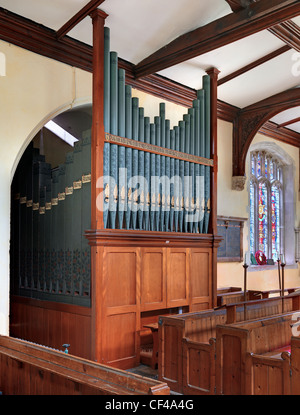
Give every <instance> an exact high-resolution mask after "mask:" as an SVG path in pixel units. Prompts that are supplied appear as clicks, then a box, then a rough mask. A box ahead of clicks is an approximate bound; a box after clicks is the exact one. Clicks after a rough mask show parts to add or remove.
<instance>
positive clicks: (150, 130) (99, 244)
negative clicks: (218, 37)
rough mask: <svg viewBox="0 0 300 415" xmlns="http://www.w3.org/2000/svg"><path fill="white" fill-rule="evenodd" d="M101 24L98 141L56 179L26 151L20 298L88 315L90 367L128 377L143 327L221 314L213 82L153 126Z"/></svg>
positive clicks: (17, 280)
mask: <svg viewBox="0 0 300 415" xmlns="http://www.w3.org/2000/svg"><path fill="white" fill-rule="evenodd" d="M98 19H103V16H101V11H99V10H98V9H97V11H95V15H94V17H93V24H94V40H95V39H96V40H97V38H99V39H100V40H99V44H97V48H96V49H95V46H94V52H95V54H94V58H95V59H94V63H95V65H94V69H93V71H94V72H93V76H94V80H95V79H97V82H94V95H93V97H94V98H95V97H96V99H95V102H97V107H96V106H95V102H94V107H93V114H94V110H95V108H100V107H101V111H99V112H97V113H96V117H94V118H93V125H92V138H91V136H90V133H89V132H88V133H87V134H86V135H85V136H84V137H83V138H82V140H80V141H79V142H78V143H76V144H75V147H74V150H73V151H71V152H69V153H68V154H67V155H66V159H65V163H63V164H62V165H60V166H59V167H58V168H55V169H52V168H51V166H50V165H48V164H47V163H46V162H45V159H44V158H43V156H41V155H40V154H38V153H37V152H36V150H35V149H33V148H29V149H28V150H27V151H26V152H25V154H24V156H23V158H22V160H21V163H20V164H19V167H18V170H17V172H16V174H15V178H14V182H13V186H12V188H13V192H12V195H13V198H12V206H13V208H12V244H11V255H12V261H11V263H12V271H11V272H12V275H13V278H12V284H13V287H12V288H13V289H12V292H13V293H15V294H18V295H23V296H29V297H31V298H37V299H47V300H48V301H53V302H58V301H62V302H67V303H71V304H75V305H84V306H86V307H90V319H91V332H90V333H91V339H90V343H91V358H92V359H93V360H96V361H98V362H101V363H105V364H108V365H112V366H115V367H119V368H122V369H124V368H130V367H133V366H135V365H137V364H138V363H139V362H140V357H141V355H142V352H141V350H142V348H143V345H144V344H145V342H146V339H147V338H148V337H149V333H147V329H145V327H144V326H145V325H146V324H148V323H151V322H157V321H158V317H159V315H162V314H168V313H178V312H180V311H198V310H203V309H207V308H211V307H213V306H214V305H215V302H216V262H217V247H218V244H219V242H220V239H218V237H217V234H216V226H214V223H216V205H215V203H216V177H217V176H216V175H217V167H216V153H215V151H216V147H215V146H216V120H217V115H216V114H217V113H216V102H217V99H216V79H215V78H213V76H212V75H211V74H210V75H205V76H204V77H203V87H202V89H201V90H199V91H197V92H196V93H195V99H194V101H193V102H192V105H191V108H188V109H187V112H186V114H185V115H184V116H183V119H182V120H180V121H179V122H178V124H177V125H175V126H171V125H170V121H169V120H168V118H167V116H166V107H165V103H161V104H160V105H159V108H158V115H156V116H155V117H154V118H153V119H150V117H149V116H147V115H146V114H145V113H146V111H145V109H144V108H142V107H140V105H139V101H138V99H137V98H136V97H134V94H133V93H132V87H131V85H130V84H126V82H125V80H126V73H125V71H124V70H123V69H122V68H120V67H119V65H118V55H117V53H116V52H114V51H110V33H109V28H106V27H104V24H103V26H102V23H103V22H102V23H101V24H99V21H98ZM103 28H104V31H103V32H102V29H103ZM95 32H96V33H95ZM102 45H104V46H103V47H102ZM100 52H101V53H102V52H103V56H101V57H100V55H101V53H100ZM102 74H103V77H102ZM98 81H99V82H98ZM102 81H103V82H102ZM99 84H101V85H102V87H101V89H100V90H99ZM102 88H103V89H102ZM99 97H100V98H99ZM102 104H103V114H102ZM99 119H100V120H101V122H99ZM102 121H103V122H102ZM99 125H100V126H101V128H99ZM103 126H104V130H103V128H102V127H103ZM99 148H100V149H101V150H99ZM91 166H92V167H91ZM99 173H100V176H101V175H102V177H98V176H99ZM96 188H97V189H99V188H100V192H98V191H96V190H95V189H96ZM102 189H103V191H102ZM95 206H96V207H97V209H95ZM99 212H100V213H99ZM92 224H93V227H92ZM147 336H148V337H147ZM50 346H51V345H50Z"/></svg>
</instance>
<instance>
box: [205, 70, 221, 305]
mask: <svg viewBox="0 0 300 415" xmlns="http://www.w3.org/2000/svg"><path fill="white" fill-rule="evenodd" d="M206 72H207V74H208V75H209V77H210V91H211V92H210V94H211V119H210V128H211V133H210V134H211V141H210V145H211V149H210V150H211V158H212V159H213V161H214V167H213V168H212V169H211V177H210V180H211V195H210V206H211V212H210V226H209V232H210V233H211V234H212V235H213V238H215V237H216V236H217V233H218V230H217V199H218V194H217V188H218V183H217V178H218V115H217V111H218V108H217V107H218V93H217V88H218V75H219V73H220V71H219V70H218V69H216V68H211V69H209V70H208V71H206ZM218 245H219V241H218V243H217V244H216V243H215V239H214V242H213V248H212V256H213V258H212V303H213V307H216V305H217V252H218Z"/></svg>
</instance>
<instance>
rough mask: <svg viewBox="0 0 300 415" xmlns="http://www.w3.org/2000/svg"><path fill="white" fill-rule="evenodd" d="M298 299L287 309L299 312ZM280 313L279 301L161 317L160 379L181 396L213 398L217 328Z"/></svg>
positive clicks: (288, 301) (290, 299) (287, 302)
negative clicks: (207, 395)
mask: <svg viewBox="0 0 300 415" xmlns="http://www.w3.org/2000/svg"><path fill="white" fill-rule="evenodd" d="M299 298H300V294H299V295H294V296H293V297H288V296H286V297H284V304H285V307H284V309H285V310H286V311H290V310H299V309H300V306H299ZM245 307H246V313H245ZM281 312H282V299H281V298H280V297H277V298H270V299H263V300H253V301H249V302H246V303H238V304H229V305H226V306H224V307H221V308H217V309H212V310H206V311H202V312H195V313H186V314H181V315H176V316H162V317H160V320H159V329H158V334H159V336H158V341H159V356H158V357H159V358H158V378H159V379H160V380H161V381H164V382H166V383H167V384H168V385H169V386H170V388H171V390H174V391H176V392H179V393H185V394H214V393H215V354H216V350H215V347H216V344H215V340H214V338H215V337H216V326H217V325H225V324H229V323H233V322H239V321H243V320H244V319H245V317H246V319H247V320H250V319H255V318H259V317H264V316H270V315H274V314H279V313H281Z"/></svg>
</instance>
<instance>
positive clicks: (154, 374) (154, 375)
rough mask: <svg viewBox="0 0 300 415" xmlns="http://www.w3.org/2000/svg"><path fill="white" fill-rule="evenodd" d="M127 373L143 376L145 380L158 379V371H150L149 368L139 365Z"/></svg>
mask: <svg viewBox="0 0 300 415" xmlns="http://www.w3.org/2000/svg"><path fill="white" fill-rule="evenodd" d="M127 372H131V373H134V374H136V375H140V376H145V377H146V378H151V379H158V370H157V369H152V368H151V367H150V366H147V365H142V364H141V365H139V366H137V367H134V368H132V369H128V370H127Z"/></svg>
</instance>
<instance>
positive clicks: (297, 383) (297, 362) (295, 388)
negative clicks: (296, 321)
mask: <svg viewBox="0 0 300 415" xmlns="http://www.w3.org/2000/svg"><path fill="white" fill-rule="evenodd" d="M293 334H297V329H296V332H294V331H293ZM290 369H291V370H290V374H291V389H290V391H291V395H300V338H299V337H296V336H294V335H293V336H292V339H291V368H290Z"/></svg>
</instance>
